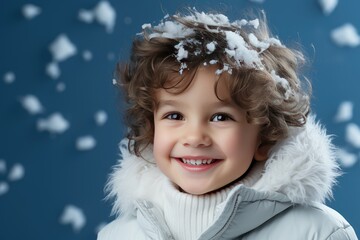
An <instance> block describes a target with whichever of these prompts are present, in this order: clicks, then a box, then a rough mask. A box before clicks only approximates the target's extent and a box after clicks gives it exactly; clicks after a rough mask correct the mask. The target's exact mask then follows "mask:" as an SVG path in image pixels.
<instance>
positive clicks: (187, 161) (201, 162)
mask: <svg viewBox="0 0 360 240" xmlns="http://www.w3.org/2000/svg"><path fill="white" fill-rule="evenodd" d="M181 161H182V162H183V163H185V164H189V165H194V166H198V165H204V164H210V163H212V162H213V161H214V160H213V159H202V160H201V159H198V160H194V159H185V158H181Z"/></svg>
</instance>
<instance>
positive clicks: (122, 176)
mask: <svg viewBox="0 0 360 240" xmlns="http://www.w3.org/2000/svg"><path fill="white" fill-rule="evenodd" d="M120 150H121V159H120V160H119V161H118V164H117V165H116V166H115V167H114V171H113V173H112V174H111V176H110V178H109V182H108V184H107V186H106V191H107V192H108V196H107V198H108V199H109V198H110V199H113V200H114V205H113V214H117V215H118V214H120V213H121V214H125V215H127V214H133V210H134V208H135V206H134V203H135V201H136V200H137V199H145V200H149V201H156V199H155V198H154V196H156V195H158V194H157V193H161V192H162V183H163V182H164V179H165V178H166V177H165V176H164V175H163V174H162V173H161V172H160V170H159V169H158V168H157V167H156V165H155V164H154V159H153V155H152V152H151V148H149V149H147V151H146V152H144V154H143V156H144V158H145V159H146V160H147V161H145V160H144V159H142V158H138V157H136V156H134V155H131V154H130V153H129V152H128V150H127V141H126V140H123V141H122V142H121V143H120ZM334 150H335V149H334V146H333V145H332V143H331V138H330V137H329V136H328V135H327V134H326V132H325V130H324V128H322V126H321V125H320V124H319V123H316V122H315V119H314V117H310V118H309V119H308V122H307V123H306V125H305V126H304V127H302V128H291V129H290V133H289V137H288V138H286V139H285V140H283V141H281V142H279V143H278V144H276V145H275V146H274V147H273V148H272V150H271V152H270V155H269V158H268V160H267V161H266V163H265V165H264V169H263V170H262V172H258V173H254V174H261V176H257V177H258V178H259V180H258V181H257V182H256V183H255V184H253V185H252V186H250V187H251V188H252V189H255V190H258V191H269V192H280V193H283V194H285V195H286V196H287V197H288V198H289V199H290V200H291V201H292V202H294V203H300V204H310V203H311V202H324V201H325V199H327V198H330V197H331V196H332V186H333V184H334V183H335V182H336V180H335V178H336V177H337V176H338V175H339V174H340V173H339V166H338V164H337V162H336V159H335V153H334V152H335V151H334ZM255 172H256V171H255Z"/></svg>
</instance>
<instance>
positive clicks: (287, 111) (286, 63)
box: [116, 11, 311, 156]
mask: <svg viewBox="0 0 360 240" xmlns="http://www.w3.org/2000/svg"><path fill="white" fill-rule="evenodd" d="M199 14H204V13H199V12H196V11H190V13H189V14H188V15H180V14H177V15H174V16H171V17H169V20H168V21H167V22H165V23H162V26H165V25H166V24H173V25H174V24H176V26H177V27H179V26H180V28H181V29H182V30H183V31H184V30H185V31H186V30H189V29H190V30H191V31H188V32H187V33H186V34H183V35H179V36H170V37H169V36H168V35H166V34H168V33H167V32H166V29H165V27H163V28H160V27H159V26H160V25H159V26H156V27H151V26H143V32H142V36H141V37H140V38H137V39H135V40H134V41H133V45H132V50H131V58H130V61H129V62H127V63H118V64H117V68H116V80H117V83H118V85H119V87H120V89H121V90H123V91H124V93H125V96H126V101H127V103H128V104H129V105H128V108H127V112H126V121H127V124H128V126H129V132H128V136H127V137H128V138H129V139H130V141H129V149H130V151H131V152H132V153H134V154H136V155H137V156H141V152H142V150H143V149H145V148H146V147H147V146H148V145H149V144H152V143H153V136H154V119H153V118H154V117H153V112H154V108H155V106H156V99H155V91H156V90H157V89H160V88H163V89H167V90H168V91H171V92H173V93H181V92H183V91H185V90H186V89H187V88H188V87H189V85H190V84H191V82H192V80H193V78H194V76H195V74H196V71H197V70H198V68H199V67H203V66H205V65H209V64H212V63H215V64H216V65H217V66H218V67H219V70H221V69H223V70H224V69H225V71H220V72H218V73H217V74H219V75H220V76H219V80H218V82H219V81H227V83H228V86H229V93H230V97H231V99H232V100H233V101H234V102H235V103H236V104H237V105H238V106H239V107H240V108H241V109H243V110H245V112H246V118H247V121H248V122H249V123H252V124H258V125H260V126H261V128H260V137H261V140H262V143H263V144H269V145H270V146H271V145H273V144H275V143H276V142H277V141H279V140H282V139H284V138H285V137H286V136H287V134H288V128H289V126H295V127H301V126H303V125H304V124H305V122H306V118H307V115H308V113H309V111H310V92H311V86H310V83H309V82H308V81H307V80H306V79H305V80H306V81H301V80H300V78H299V71H300V69H301V67H302V66H303V64H304V63H305V59H304V56H303V54H302V53H301V52H300V51H298V50H294V49H291V48H288V47H285V46H284V45H282V44H279V41H278V40H277V41H278V42H276V41H274V40H276V39H275V38H272V37H271V36H270V33H269V30H268V26H267V23H266V19H265V17H264V15H262V18H260V20H259V22H258V23H259V26H254V24H256V23H257V22H256V21H255V22H252V24H253V25H251V24H249V22H247V23H248V24H247V25H246V24H244V20H243V21H242V22H241V21H236V22H234V23H229V24H227V23H225V24H224V23H223V22H221V21H220V20H219V19H221V18H224V17H225V16H224V15H219V14H218V15H213V14H208V15H206V16H210V17H212V19H213V20H214V19H215V20H216V19H218V20H219V21H217V22H216V21H215V23H214V24H209V23H208V22H205V23H204V22H202V21H199V17H198V16H199ZM245 23H246V21H245ZM225 32H233V33H236V34H238V35H239V36H241V37H242V38H243V39H244V41H245V44H246V46H247V48H248V49H249V50H255V51H256V52H257V53H259V56H260V57H261V65H262V66H260V67H259V66H257V67H256V66H255V67H254V66H249V65H246V64H244V63H243V62H239V60H237V59H234V57H232V56H231V55H229V54H228V53H227V52H226V51H225V49H227V48H228V41H227V39H226V34H225ZM250 33H251V34H253V36H256V38H257V39H258V41H260V42H271V41H269V39H270V40H272V42H273V43H274V42H275V44H268V46H267V48H264V49H260V47H259V46H253V45H254V44H251V39H250V35H249V34H250ZM209 43H215V44H216V47H215V48H213V49H211V50H212V51H209V45H208V44H209ZM179 44H181V46H182V47H183V49H182V50H186V52H187V55H186V57H185V58H179ZM213 46H214V45H213ZM176 52H178V55H177V54H176ZM274 73H276V75H275V78H276V77H277V78H280V79H282V80H286V82H287V84H288V87H289V88H290V89H291V94H290V95H288V96H285V95H286V94H287V92H286V91H287V89H286V86H284V85H283V84H280V83H279V82H277V81H275V80H274ZM304 83H306V86H304ZM215 92H216V86H215Z"/></svg>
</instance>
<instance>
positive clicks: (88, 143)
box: [76, 135, 96, 151]
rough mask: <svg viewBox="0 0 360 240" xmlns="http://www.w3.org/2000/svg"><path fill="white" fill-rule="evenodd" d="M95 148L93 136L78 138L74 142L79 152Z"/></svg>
mask: <svg viewBox="0 0 360 240" xmlns="http://www.w3.org/2000/svg"><path fill="white" fill-rule="evenodd" d="M95 146H96V140H95V138H94V137H93V136H90V135H87V136H82V137H79V138H78V139H77V140H76V149H77V150H79V151H87V150H91V149H93V148H94V147H95Z"/></svg>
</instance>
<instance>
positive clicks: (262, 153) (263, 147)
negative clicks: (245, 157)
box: [254, 143, 271, 161]
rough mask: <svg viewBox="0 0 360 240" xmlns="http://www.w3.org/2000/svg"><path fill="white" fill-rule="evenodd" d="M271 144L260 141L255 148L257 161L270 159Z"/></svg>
mask: <svg viewBox="0 0 360 240" xmlns="http://www.w3.org/2000/svg"><path fill="white" fill-rule="evenodd" d="M270 148H271V145H270V144H263V143H260V144H259V145H258V147H257V149H256V150H255V154H254V159H255V160H256V161H265V160H267V159H268V154H269V151H270Z"/></svg>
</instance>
